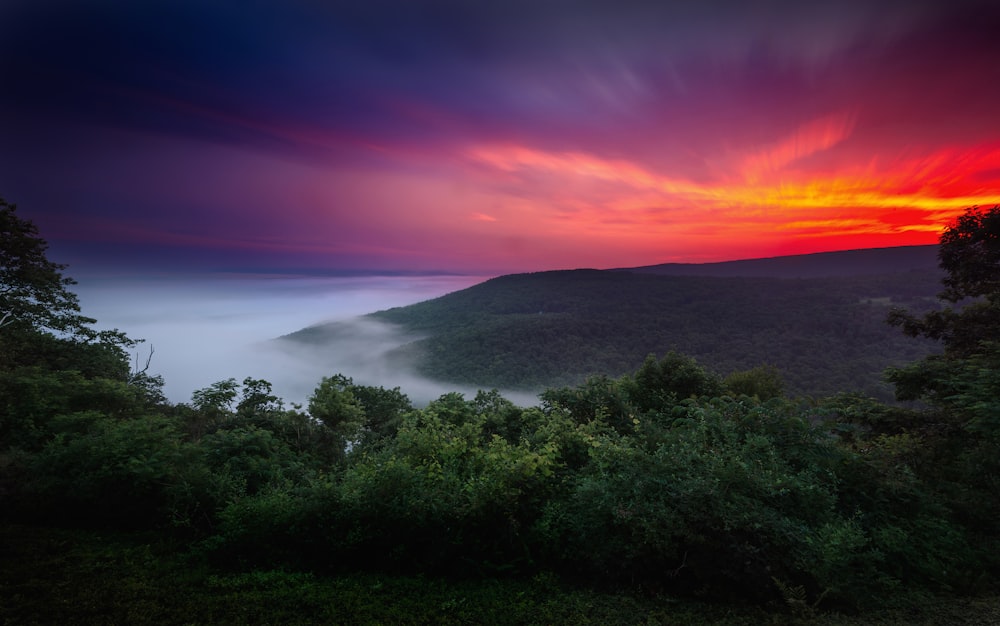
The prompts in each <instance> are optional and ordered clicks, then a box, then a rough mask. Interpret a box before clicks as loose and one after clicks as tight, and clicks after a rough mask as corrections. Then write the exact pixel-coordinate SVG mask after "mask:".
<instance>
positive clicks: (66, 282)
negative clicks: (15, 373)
mask: <svg viewBox="0 0 1000 626" xmlns="http://www.w3.org/2000/svg"><path fill="white" fill-rule="evenodd" d="M47 249H48V244H47V243H46V242H45V240H43V239H42V238H41V237H39V236H38V229H37V228H36V227H35V225H34V224H33V223H32V222H31V221H29V220H24V219H21V218H20V217H18V216H17V205H14V204H11V203H9V202H7V201H6V200H4V199H3V198H0V328H5V327H8V326H15V325H21V326H24V327H26V328H32V329H35V330H50V331H58V332H63V333H69V334H73V335H76V334H80V333H86V330H89V329H86V325H87V324H92V323H93V322H94V321H95V320H93V319H91V318H88V317H84V316H83V315H81V314H80V304H79V301H78V300H77V297H76V294H74V293H73V292H71V291H69V289H68V287H69V286H70V285H74V284H76V281H74V280H73V279H71V278H67V277H65V276H63V275H62V271H63V270H64V269H66V266H65V265H62V264H59V263H53V262H52V261H50V260H48V258H47V257H46V256H45V252H46V250H47ZM90 332H91V333H92V332H93V331H90Z"/></svg>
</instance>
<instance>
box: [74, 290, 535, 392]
mask: <svg viewBox="0 0 1000 626" xmlns="http://www.w3.org/2000/svg"><path fill="white" fill-rule="evenodd" d="M483 280H484V278H483V277H472V276H417V277H381V276H380V277H363V278H358V277H351V278H341V277H337V278H313V277H310V278H273V277H251V278H248V277H233V278H229V277H226V278H189V279H181V278H168V279H167V278H154V279H148V280H140V279H135V278H128V279H122V278H118V279H110V278H91V279H80V280H79V284H78V285H77V286H76V288H75V291H76V293H77V294H78V295H79V296H80V304H81V307H82V309H83V313H84V314H85V315H88V316H90V317H94V318H97V320H98V323H97V324H96V327H97V328H101V329H104V328H117V329H119V330H121V331H123V332H125V333H126V334H128V335H129V336H130V337H132V338H135V339H145V340H146V342H145V343H144V344H141V345H140V346H139V347H138V349H137V352H136V354H135V355H134V356H135V357H136V358H137V359H138V361H139V365H140V366H142V365H143V364H144V363H145V360H146V358H147V356H148V355H149V350H150V347H152V348H153V351H154V352H153V355H152V361H151V363H150V367H149V372H148V373H150V374H160V375H162V376H163V378H164V381H165V385H164V393H165V394H166V396H167V398H168V399H169V400H170V401H172V402H189V401H190V399H191V394H192V392H194V391H195V390H197V389H201V388H204V387H207V386H209V385H211V384H212V383H214V382H217V381H220V380H225V379H227V378H235V379H237V380H238V381H242V380H243V379H244V378H246V377H252V378H262V379H265V380H268V381H270V382H271V383H272V384H273V385H274V391H275V393H276V394H277V395H278V396H279V397H281V398H283V399H284V400H285V401H286V403H288V402H298V403H304V402H305V401H306V399H307V398H308V396H309V394H310V393H312V391H313V389H315V387H316V385H317V383H318V382H319V380H320V379H321V378H322V377H323V376H331V375H333V374H337V373H341V374H344V375H346V376H349V377H351V378H353V379H354V381H355V382H356V383H359V384H364V385H380V386H383V387H386V388H392V387H400V388H401V390H402V391H403V392H404V393H406V394H407V395H408V396H409V397H410V399H411V400H413V401H414V402H415V403H417V404H424V403H426V402H428V401H430V400H432V399H434V398H437V397H438V396H440V395H441V394H443V393H447V392H449V391H460V392H463V393H466V394H467V396H469V395H471V394H474V393H475V389H467V388H461V387H459V386H457V385H452V384H448V383H441V382H437V381H431V380H428V379H426V378H423V377H421V376H419V375H417V374H416V373H415V372H414V370H413V368H412V367H410V366H409V365H408V364H406V363H405V362H402V361H400V360H399V359H394V358H390V353H391V352H392V351H393V350H394V349H395V348H398V347H399V346H401V345H404V344H406V343H408V342H410V341H413V340H414V339H416V337H413V336H409V335H407V334H405V333H403V332H402V331H401V330H400V329H398V328H396V327H393V326H391V325H388V324H385V323H382V322H378V321H375V320H372V319H370V318H365V317H361V316H362V315H364V314H365V313H370V312H373V311H377V310H381V309H386V308H391V307H394V306H404V305H407V304H412V303H415V302H419V301H422V300H427V299H429V298H435V297H437V296H440V295H444V294H445V293H449V292H452V291H457V290H459V289H464V288H466V287H469V286H471V285H474V284H476V283H479V282H482V281H483ZM334 321H336V322H338V323H337V324H336V328H338V329H339V331H338V332H336V333H333V334H330V333H327V334H326V335H325V336H324V339H323V342H322V344H315V345H314V344H304V343H294V342H288V341H275V339H276V338H277V337H280V336H282V335H286V334H288V333H291V332H294V331H296V330H299V329H301V328H304V327H307V326H312V325H316V324H322V323H327V322H334ZM504 395H505V396H506V397H508V398H510V399H511V400H513V401H515V402H518V403H522V404H530V403H534V402H535V401H536V398H535V397H534V396H532V395H530V394H524V393H522V394H517V393H507V392H505V394H504Z"/></svg>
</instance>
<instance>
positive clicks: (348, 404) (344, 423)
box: [309, 374, 365, 451]
mask: <svg viewBox="0 0 1000 626" xmlns="http://www.w3.org/2000/svg"><path fill="white" fill-rule="evenodd" d="M353 386H354V381H352V380H351V379H350V378H348V377H346V376H344V375H343V374H336V375H334V376H324V377H323V380H321V381H320V383H319V385H318V386H317V387H316V389H315V391H313V393H312V395H311V396H309V415H310V416H311V417H312V418H313V419H315V420H318V421H319V422H320V423H321V424H323V426H324V427H326V428H327V429H328V431H329V432H330V433H331V434H332V435H333V436H334V440H335V445H336V446H337V449H338V450H340V451H346V449H347V446H348V444H353V443H354V442H355V441H356V439H357V437H358V434H359V432H360V430H361V427H362V425H363V424H364V421H365V410H364V407H363V406H362V405H361V403H360V402H358V399H357V398H355V397H354V393H352V391H351V388H352V387H353Z"/></svg>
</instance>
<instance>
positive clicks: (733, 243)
mask: <svg viewBox="0 0 1000 626" xmlns="http://www.w3.org/2000/svg"><path fill="white" fill-rule="evenodd" d="M998 32H1000V5H998V4H997V3H996V2H975V1H966V0H951V1H948V2H941V1H934V2H926V1H921V0H905V1H893V0H885V1H881V2H869V1H867V0H865V1H859V0H842V1H839V2H829V3H816V2H804V1H802V0H796V1H794V2H786V1H753V0H749V1H739V2H737V1H712V0H707V1H702V2H697V3H695V2H669V1H665V2H637V1H631V0H615V1H613V2H611V1H596V0H578V1H566V0H504V1H503V2H493V1H482V2H479V1H476V0H460V1H459V0H449V1H434V2H419V1H402V0H398V1H393V0H365V1H364V2H337V1H320V0H285V1H282V2H266V1H254V0H241V1H240V2H234V1H230V0H213V1H210V2H205V1H203V0H170V1H169V2H167V1H161V0H144V1H142V2H134V1H131V0H130V1H115V0H107V1H92V0H74V1H72V2H69V1H54V0H53V1H50V0H30V1H28V0H4V2H2V3H0V89H2V96H0V196H2V197H4V198H5V199H7V200H9V201H12V202H15V203H17V204H18V206H19V213H20V214H21V215H22V216H23V217H27V218H29V219H32V220H33V221H34V222H35V223H36V224H37V225H38V226H39V229H40V231H41V234H42V236H43V237H44V238H46V239H47V240H48V241H49V242H50V244H51V248H50V250H51V255H52V256H53V257H54V258H55V260H57V261H61V262H66V263H69V264H70V267H71V270H70V273H71V274H80V273H84V274H86V273H100V272H105V273H118V274H124V275H136V276H141V275H147V276H148V275H164V274H183V273H192V272H193V273H199V272H200V273H220V272H222V273H226V272H228V273H245V274H255V273H256V274H288V275H303V274H306V275H319V276H324V275H329V276H364V275H393V274H398V275H410V274H426V273H436V272H437V273H458V274H467V275H482V276H488V275H497V274H503V273H511V272H523V271H537V270H548V269H564V268H576V267H597V268H609V267H631V266H639V265H650V264H656V263H665V262H707V261H721V260H730V259H739V258H757V257H767V256H777V255H783V254H798V253H807V252H818V251H826V250H841V249H854V248H867V247H883V246H897V245H912V244H931V243H935V242H936V241H937V237H938V235H939V233H940V231H941V229H942V228H943V227H944V226H945V225H946V224H947V223H948V222H949V220H951V219H953V218H954V216H956V215H957V214H959V213H961V212H962V211H963V210H964V209H965V208H966V207H969V206H972V205H983V206H985V205H988V206H992V205H993V204H995V203H997V202H998V201H1000V112H998V111H1000V108H998V102H1000V38H998V37H997V33H998Z"/></svg>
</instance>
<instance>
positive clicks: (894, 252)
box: [617, 245, 938, 278]
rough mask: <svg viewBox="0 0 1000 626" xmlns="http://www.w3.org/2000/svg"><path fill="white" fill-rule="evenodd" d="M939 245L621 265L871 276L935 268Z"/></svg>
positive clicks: (717, 272)
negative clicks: (702, 261) (711, 261)
mask: <svg viewBox="0 0 1000 626" xmlns="http://www.w3.org/2000/svg"><path fill="white" fill-rule="evenodd" d="M937 253H938V247H937V246H936V245H930V246H902V247H898V248H870V249H865V250H842V251H838V252H817V253H814V254H799V255H794V256H779V257H769V258H765V259H746V260H741V261H723V262H720V263H663V264H661V265H646V266H643V267H632V268H621V269H619V270H617V271H628V272H635V273H641V274H660V275H664V276H739V277H757V278H817V277H821V276H870V275H874V274H895V273H899V272H910V271H923V270H933V269H935V268H936V267H937V264H938V258H937Z"/></svg>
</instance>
